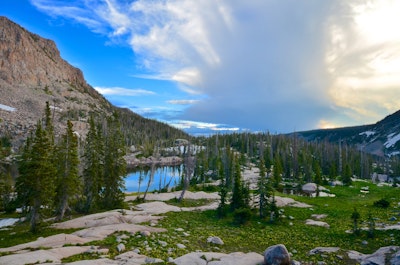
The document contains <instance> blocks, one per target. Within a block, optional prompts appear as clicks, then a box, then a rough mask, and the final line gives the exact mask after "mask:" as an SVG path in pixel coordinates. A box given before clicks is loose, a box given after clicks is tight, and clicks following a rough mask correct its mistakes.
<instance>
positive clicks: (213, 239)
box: [207, 236, 224, 245]
mask: <svg viewBox="0 0 400 265" xmlns="http://www.w3.org/2000/svg"><path fill="white" fill-rule="evenodd" d="M207 243H211V244H216V245H223V244H224V241H222V239H221V238H219V237H217V236H210V237H208V238H207Z"/></svg>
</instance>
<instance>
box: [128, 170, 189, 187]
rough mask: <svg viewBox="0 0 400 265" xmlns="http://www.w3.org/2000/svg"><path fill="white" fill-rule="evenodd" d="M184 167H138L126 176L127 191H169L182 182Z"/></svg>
mask: <svg viewBox="0 0 400 265" xmlns="http://www.w3.org/2000/svg"><path fill="white" fill-rule="evenodd" d="M182 168H183V166H182V165H180V166H164V167H153V168H152V167H141V168H137V169H135V171H132V172H129V173H128V175H127V176H126V178H125V187H126V191H127V192H146V191H148V192H152V191H167V190H169V189H171V188H173V187H175V186H177V185H178V184H179V183H180V181H181V172H182Z"/></svg>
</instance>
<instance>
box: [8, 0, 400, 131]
mask: <svg viewBox="0 0 400 265" xmlns="http://www.w3.org/2000/svg"><path fill="white" fill-rule="evenodd" d="M398 14H400V1H397V0H331V1H321V0H304V1H298V0H246V1H243V0H201V1H199V0H158V1H157V0H1V1H0V15H2V16H6V17H8V18H10V19H11V20H13V21H14V22H16V23H18V24H20V25H21V26H23V27H24V28H26V29H27V30H29V31H32V32H34V33H37V34H39V35H41V36H43V37H45V38H49V39H52V40H54V41H55V42H56V44H57V47H58V48H59V50H60V52H61V56H62V57H63V58H64V59H65V60H67V61H68V62H69V63H71V64H72V65H74V66H76V67H78V68H80V69H81V70H82V71H83V73H84V76H85V79H86V81H87V82H88V83H89V84H90V85H92V86H93V87H94V88H95V89H96V90H98V91H99V92H100V93H102V94H103V95H104V96H105V97H106V98H107V99H108V100H110V101H111V103H113V104H114V105H116V106H119V107H126V108H130V109H131V110H132V111H134V112H136V113H138V114H140V115H142V116H144V117H146V118H152V119H157V120H160V121H163V122H166V123H169V124H171V125H173V126H176V127H178V128H181V129H184V130H186V131H187V132H189V133H192V134H194V135H196V134H209V133H219V132H230V131H239V132H241V131H253V132H257V131H262V132H266V131H268V132H271V133H289V132H294V131H304V130H311V129H317V128H333V127H343V126H354V125H364V124H372V123H375V122H377V121H379V120H381V119H383V118H384V117H385V116H387V115H389V114H391V113H393V112H395V111H397V110H399V109H400V100H399V97H398V95H399V92H400V30H399V28H400V16H399V15H398Z"/></svg>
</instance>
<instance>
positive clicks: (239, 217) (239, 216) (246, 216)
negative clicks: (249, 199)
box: [233, 208, 251, 225]
mask: <svg viewBox="0 0 400 265" xmlns="http://www.w3.org/2000/svg"><path fill="white" fill-rule="evenodd" d="M250 218H251V210H250V209H249V208H239V209H236V210H235V211H234V212H233V221H234V223H235V224H238V225H242V224H245V223H247V221H249V220H250Z"/></svg>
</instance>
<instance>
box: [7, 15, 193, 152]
mask: <svg viewBox="0 0 400 265" xmlns="http://www.w3.org/2000/svg"><path fill="white" fill-rule="evenodd" d="M46 101H48V102H49V103H50V105H51V108H52V109H53V110H54V124H55V127H56V132H61V130H62V129H63V127H64V126H65V124H66V120H67V119H70V120H71V121H73V124H74V130H75V131H77V132H78V133H79V134H80V135H85V133H86V131H87V129H88V124H87V118H88V117H89V115H91V114H94V115H95V116H96V117H97V118H98V119H100V120H101V119H104V118H105V117H107V116H108V115H110V114H111V113H112V112H113V111H117V112H119V113H120V115H121V116H123V117H124V118H123V119H122V127H123V131H124V134H125V135H126V137H127V138H128V139H126V142H127V144H132V143H134V142H135V141H137V140H138V139H139V137H143V136H144V135H145V136H146V138H147V139H148V140H150V141H157V140H162V139H167V138H182V137H188V135H187V134H185V133H184V132H182V131H180V130H178V129H176V128H172V127H170V126H168V125H166V124H163V123H159V122H157V121H154V120H150V119H145V118H143V117H141V116H139V115H137V114H134V113H133V112H131V111H130V110H123V109H120V108H116V107H115V106H113V105H112V104H111V103H110V102H108V101H107V100H106V99H105V98H104V97H103V96H102V95H101V94H99V93H98V92H97V91H96V90H95V89H94V88H93V87H92V86H90V85H89V84H88V83H87V82H86V80H85V79H84V76H83V73H82V71H81V70H80V69H78V68H76V67H73V66H72V65H70V64H69V63H68V62H66V61H65V60H63V59H62V58H61V56H60V52H59V50H58V49H57V46H56V44H55V43H54V41H52V40H48V39H44V38H42V37H40V36H39V35H36V34H34V33H31V32H29V31H27V30H25V29H24V28H22V27H21V26H19V25H18V24H16V23H14V22H12V21H10V20H9V19H8V18H6V17H0V135H8V136H9V137H11V138H12V142H13V144H14V145H15V146H19V145H20V144H21V143H22V142H23V141H24V139H25V138H26V137H27V135H28V134H29V132H30V131H31V130H32V128H34V126H35V125H36V123H37V121H38V119H40V118H41V117H42V116H43V112H44V108H45V103H46ZM143 131H145V133H143ZM172 140H173V139H172Z"/></svg>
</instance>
